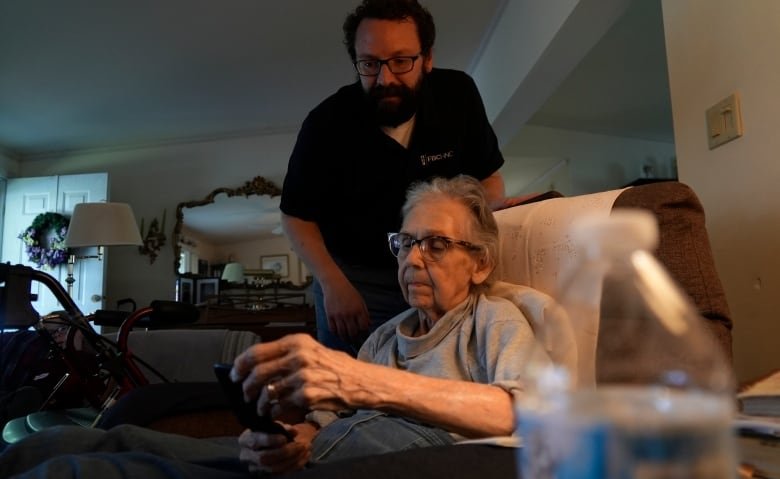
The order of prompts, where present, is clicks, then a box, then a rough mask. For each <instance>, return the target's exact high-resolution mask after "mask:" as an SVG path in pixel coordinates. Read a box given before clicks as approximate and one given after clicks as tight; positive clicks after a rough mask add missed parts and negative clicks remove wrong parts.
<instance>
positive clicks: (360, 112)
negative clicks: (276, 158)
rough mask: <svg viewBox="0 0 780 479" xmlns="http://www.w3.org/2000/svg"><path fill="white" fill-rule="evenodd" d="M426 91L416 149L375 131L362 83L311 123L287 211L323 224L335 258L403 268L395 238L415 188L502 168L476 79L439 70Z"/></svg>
mask: <svg viewBox="0 0 780 479" xmlns="http://www.w3.org/2000/svg"><path fill="white" fill-rule="evenodd" d="M422 88H423V90H422V101H421V103H420V107H419V109H418V111H417V117H416V120H415V125H414V130H413V132H412V137H411V141H410V144H409V148H408V149H406V148H404V147H402V146H401V145H399V144H398V143H397V142H396V141H395V140H393V139H392V138H390V137H388V136H387V135H385V134H384V133H383V132H382V131H381V129H380V128H379V127H378V126H377V125H376V123H375V122H374V120H373V117H372V114H371V113H370V111H368V110H367V104H366V101H365V98H364V94H363V90H362V87H361V85H360V83H359V82H356V83H353V84H351V85H348V86H345V87H342V88H341V89H339V90H338V91H337V92H336V93H335V94H334V95H332V96H330V97H328V98H327V99H325V100H324V101H323V102H322V103H320V104H319V105H318V106H317V107H316V108H314V110H312V111H311V112H310V113H309V115H308V116H307V117H306V119H305V120H304V122H303V125H302V127H301V130H300V132H299V133H298V139H297V142H296V144H295V148H294V149H293V152H292V155H291V157H290V162H289V165H288V169H287V175H286V177H285V179H284V187H283V188H282V200H281V210H282V211H283V212H284V213H285V214H287V215H290V216H295V217H297V218H300V219H303V220H307V221H314V222H316V223H317V224H318V226H319V228H320V230H321V232H322V235H323V238H324V239H325V245H326V247H327V248H328V251H329V252H330V254H331V255H332V256H333V257H334V258H336V259H338V260H341V261H344V262H346V263H347V264H350V265H355V266H371V267H374V266H388V267H392V268H395V267H396V266H395V265H396V262H395V258H393V256H392V255H391V254H390V251H389V249H388V247H387V233H388V232H394V231H398V229H399V228H400V226H401V207H402V205H403V203H404V200H405V196H406V191H407V189H408V188H409V186H410V185H411V184H412V183H414V182H415V181H419V180H423V181H425V180H429V179H431V178H433V177H435V176H442V177H448V178H450V177H453V176H456V175H458V174H461V173H462V174H467V175H471V176H474V177H475V178H477V179H480V180H482V179H484V178H487V177H488V176H490V175H491V174H492V173H494V172H495V171H496V170H498V169H499V168H500V167H501V165H502V164H503V162H504V159H503V156H502V155H501V152H500V151H499V149H498V141H497V139H496V136H495V133H494V132H493V129H492V128H491V126H490V124H489V123H488V121H487V116H486V114H485V108H484V105H483V104H482V98H481V97H480V95H479V92H478V90H477V87H476V85H475V84H474V81H473V80H472V79H471V77H469V76H468V75H467V74H465V73H463V72H460V71H455V70H442V69H433V71H432V72H431V73H430V74H429V75H427V77H426V79H425V80H424V82H423V87H422Z"/></svg>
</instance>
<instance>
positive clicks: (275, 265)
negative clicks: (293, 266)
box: [260, 254, 290, 278]
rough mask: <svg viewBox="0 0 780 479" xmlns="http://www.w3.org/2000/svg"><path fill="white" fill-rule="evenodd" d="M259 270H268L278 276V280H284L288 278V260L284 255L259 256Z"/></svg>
mask: <svg viewBox="0 0 780 479" xmlns="http://www.w3.org/2000/svg"><path fill="white" fill-rule="evenodd" d="M260 268H261V269H269V270H271V271H273V272H274V273H276V274H278V275H279V277H280V278H286V277H288V276H290V258H289V256H287V255H286V254H276V255H271V256H261V257H260Z"/></svg>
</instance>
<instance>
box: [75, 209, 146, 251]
mask: <svg viewBox="0 0 780 479" xmlns="http://www.w3.org/2000/svg"><path fill="white" fill-rule="evenodd" d="M141 244H142V241H141V234H140V233H139V232H138V225H137V224H136V222H135V216H134V215H133V210H132V209H131V208H130V205H128V204H126V203H79V204H77V205H76V206H75V207H74V208H73V215H72V216H71V218H70V226H69V227H68V234H67V236H66V237H65V246H67V247H68V248H78V247H82V246H121V245H141Z"/></svg>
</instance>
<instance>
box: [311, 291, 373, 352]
mask: <svg viewBox="0 0 780 479" xmlns="http://www.w3.org/2000/svg"><path fill="white" fill-rule="evenodd" d="M322 292H323V295H324V302H325V314H327V317H328V329H330V330H331V332H333V333H335V334H337V335H338V336H339V337H340V338H341V339H342V340H344V341H351V340H355V339H357V338H358V337H359V336H360V333H361V332H365V331H368V328H369V326H370V324H371V320H370V318H369V315H368V308H367V307H366V302H365V301H364V300H363V297H362V296H361V295H360V293H359V292H358V290H357V289H355V287H354V286H352V283H350V282H349V281H348V280H347V279H346V278H344V279H343V281H333V282H331V284H325V283H323V284H322Z"/></svg>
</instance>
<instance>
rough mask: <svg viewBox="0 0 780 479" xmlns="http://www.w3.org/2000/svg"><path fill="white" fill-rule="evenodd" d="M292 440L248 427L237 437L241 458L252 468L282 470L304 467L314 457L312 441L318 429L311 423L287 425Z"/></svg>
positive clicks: (272, 470)
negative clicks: (254, 430) (312, 454)
mask: <svg viewBox="0 0 780 479" xmlns="http://www.w3.org/2000/svg"><path fill="white" fill-rule="evenodd" d="M284 427H285V429H287V430H288V431H290V434H291V435H292V438H293V439H292V441H289V442H288V441H287V439H286V438H285V437H284V436H283V435H281V434H266V433H263V432H253V431H250V430H249V429H247V430H245V431H244V432H243V433H242V434H241V436H239V437H238V444H239V446H241V452H240V454H239V459H240V460H241V462H244V463H246V464H248V465H249V470H250V471H252V472H254V471H263V472H271V473H281V472H289V471H295V470H298V469H302V468H303V467H304V466H305V465H306V463H307V462H308V461H309V458H310V457H311V443H312V440H313V439H314V436H316V435H317V428H316V427H315V426H314V425H313V424H310V423H306V422H304V423H300V424H296V425H293V426H291V425H289V424H284Z"/></svg>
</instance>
